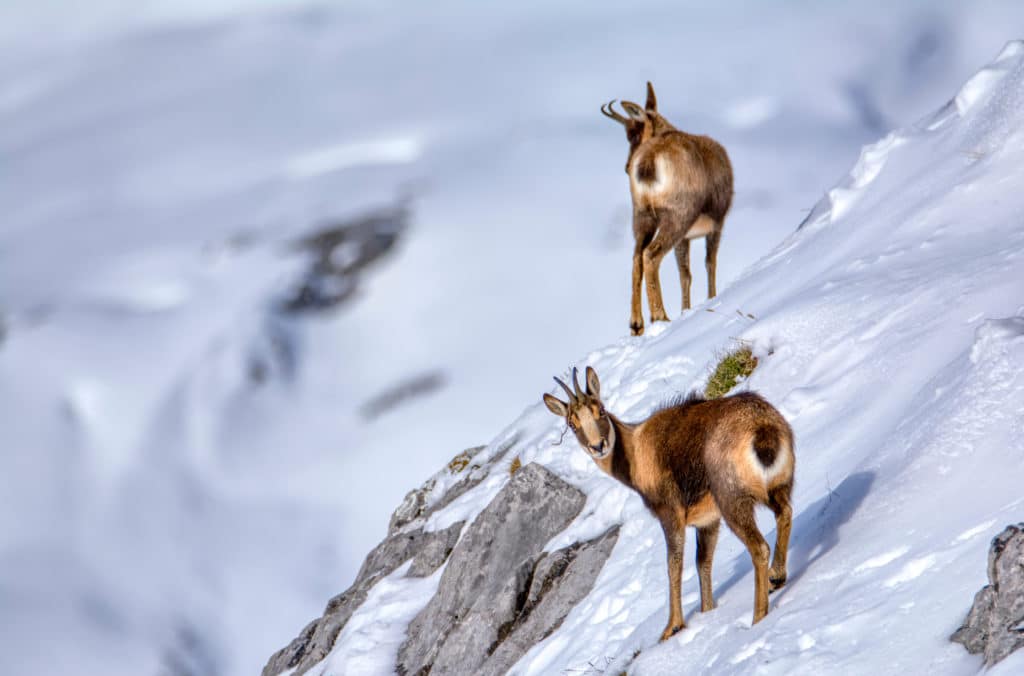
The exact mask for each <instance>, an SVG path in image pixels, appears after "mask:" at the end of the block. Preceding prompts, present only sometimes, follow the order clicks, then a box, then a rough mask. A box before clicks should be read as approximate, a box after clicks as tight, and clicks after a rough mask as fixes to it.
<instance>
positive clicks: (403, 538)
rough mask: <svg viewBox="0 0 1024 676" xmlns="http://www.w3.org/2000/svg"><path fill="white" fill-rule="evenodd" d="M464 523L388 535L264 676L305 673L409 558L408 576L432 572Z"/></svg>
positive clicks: (442, 558) (322, 656)
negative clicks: (368, 598)
mask: <svg viewBox="0 0 1024 676" xmlns="http://www.w3.org/2000/svg"><path fill="white" fill-rule="evenodd" d="M464 523H465V522H463V521H459V522H458V523H454V524H452V525H451V526H449V527H448V528H446V529H444V530H441V531H436V532H429V533H427V532H424V531H423V529H422V528H417V529H414V530H408V531H400V532H396V533H393V534H391V535H389V536H388V537H387V538H386V539H385V540H384V541H383V542H381V543H380V544H379V545H377V546H376V547H375V548H374V549H373V551H371V552H370V553H369V555H367V557H366V559H365V560H364V561H363V565H362V567H361V568H360V569H359V573H358V574H357V575H356V580H355V582H354V583H353V584H352V586H351V587H349V588H348V589H347V590H345V591H344V592H342V593H341V594H339V595H337V596H335V597H334V598H332V599H331V600H330V601H328V602H327V608H326V609H325V610H324V614H323V616H322V617H320V618H319V619H317V620H313V621H312V622H310V623H309V624H308V625H306V627H305V628H304V629H303V630H302V633H301V634H299V636H298V638H296V639H295V640H293V641H292V642H291V643H290V644H288V646H287V647H285V648H283V649H281V650H279V651H278V652H276V653H275V654H274V655H273V656H272V657H271V658H270V660H269V661H268V662H267V665H266V666H265V667H264V668H263V676H276V675H277V674H279V673H281V672H282V671H285V670H287V669H291V668H292V667H295V676H298V675H299V674H303V673H305V672H306V670H307V669H309V668H310V667H312V666H313V665H314V664H316V663H317V662H319V661H320V660H322V659H323V658H324V657H326V656H327V653H329V652H330V651H331V648H332V647H333V646H334V641H335V639H337V638H338V634H339V633H341V630H342V629H343V628H344V627H345V624H346V623H347V622H348V621H349V618H351V617H352V613H354V612H355V610H356V609H357V608H358V607H359V606H360V605H362V603H363V601H365V600H366V595H367V594H368V593H369V591H370V589H371V588H372V587H373V585H375V584H377V582H378V581H380V579H381V578H383V577H386V576H387V575H390V574H391V573H392V572H394V571H395V569H396V568H398V567H399V566H401V565H402V564H403V563H405V562H406V561H408V560H409V559H413V564H412V566H411V567H410V571H409V575H413V576H419V577H425V576H427V575H430V574H431V573H433V572H434V571H435V570H437V569H438V568H439V567H440V566H441V564H442V563H444V561H445V560H446V559H447V557H448V554H449V553H450V552H451V551H452V548H453V547H454V546H455V542H456V541H458V539H459V534H460V533H461V531H462V526H463V524H464Z"/></svg>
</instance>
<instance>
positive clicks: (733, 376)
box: [704, 345, 757, 399]
mask: <svg viewBox="0 0 1024 676" xmlns="http://www.w3.org/2000/svg"><path fill="white" fill-rule="evenodd" d="M756 368H757V357H755V356H754V353H753V352H751V351H750V348H749V347H747V346H746V345H743V346H741V347H739V348H737V349H735V350H733V351H732V352H728V353H726V354H725V355H723V356H722V358H721V359H719V360H718V365H717V366H715V371H714V373H712V374H711V377H710V378H708V384H707V386H705V388H704V396H705V397H707V398H708V399H718V398H719V397H724V396H725V395H726V394H728V393H729V390H731V389H732V388H734V387H736V383H738V382H740V381H742V380H746V379H747V378H749V377H750V374H751V373H753V372H754V369H756Z"/></svg>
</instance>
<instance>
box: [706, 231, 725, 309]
mask: <svg viewBox="0 0 1024 676" xmlns="http://www.w3.org/2000/svg"><path fill="white" fill-rule="evenodd" d="M721 241H722V229H721V226H719V227H717V228H715V229H714V230H713V231H711V232H710V233H708V236H707V240H706V241H705V246H706V247H707V249H706V251H705V253H704V265H705V267H707V269H708V298H714V297H715V296H716V295H718V290H717V288H716V286H715V272H716V271H717V268H718V244H719V242H721Z"/></svg>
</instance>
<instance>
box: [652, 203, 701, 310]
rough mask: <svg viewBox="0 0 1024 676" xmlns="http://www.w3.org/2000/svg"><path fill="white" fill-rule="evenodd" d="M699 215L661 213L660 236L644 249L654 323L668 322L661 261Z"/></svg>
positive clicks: (692, 213)
mask: <svg viewBox="0 0 1024 676" xmlns="http://www.w3.org/2000/svg"><path fill="white" fill-rule="evenodd" d="M698 215H699V214H698V213H697V210H696V209H693V208H691V209H688V210H686V211H683V212H681V213H675V212H665V213H661V218H660V219H659V220H658V234H656V235H655V236H654V239H653V240H652V241H651V243H650V244H649V245H648V246H647V248H646V249H644V280H646V282H647V304H648V305H650V307H651V321H652V322H667V321H668V315H667V314H665V304H664V302H662V299H661V281H660V279H659V275H658V270H659V268H660V267H661V261H662V259H663V258H664V257H665V254H667V253H668V251H669V249H673V248H675V246H676V244H677V243H678V242H679V240H680V239H681V238H682V235H683V233H684V232H686V229H687V228H689V227H690V224H691V223H693V221H694V219H696V218H697V216H698Z"/></svg>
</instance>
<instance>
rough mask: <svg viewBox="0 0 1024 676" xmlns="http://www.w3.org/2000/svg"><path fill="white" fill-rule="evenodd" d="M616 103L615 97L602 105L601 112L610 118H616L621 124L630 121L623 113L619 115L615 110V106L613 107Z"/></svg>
mask: <svg viewBox="0 0 1024 676" xmlns="http://www.w3.org/2000/svg"><path fill="white" fill-rule="evenodd" d="M614 104H615V99H612V100H611V101H609V102H608V103H606V104H604V105H603V106H601V112H602V113H603V114H604V116H605V117H607V118H609V119H612V120H615V121H616V122H618V123H619V124H626V123H627V122H629V119H628V118H625V117H623V116H622V115H619V114H618V113H617V112H615V108H614V107H613V106H614Z"/></svg>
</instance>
